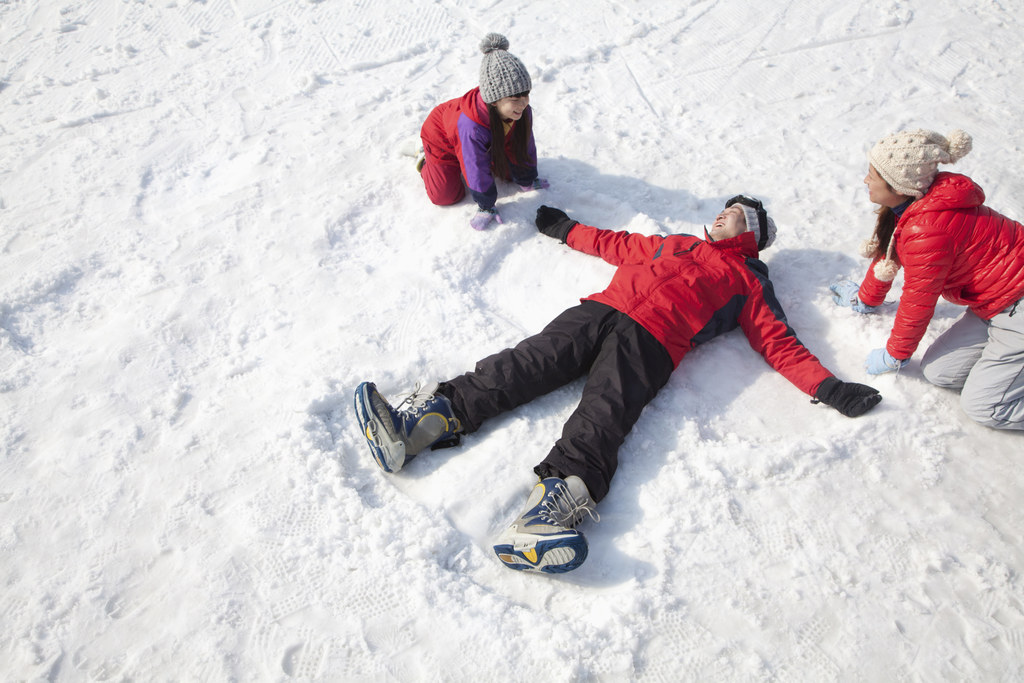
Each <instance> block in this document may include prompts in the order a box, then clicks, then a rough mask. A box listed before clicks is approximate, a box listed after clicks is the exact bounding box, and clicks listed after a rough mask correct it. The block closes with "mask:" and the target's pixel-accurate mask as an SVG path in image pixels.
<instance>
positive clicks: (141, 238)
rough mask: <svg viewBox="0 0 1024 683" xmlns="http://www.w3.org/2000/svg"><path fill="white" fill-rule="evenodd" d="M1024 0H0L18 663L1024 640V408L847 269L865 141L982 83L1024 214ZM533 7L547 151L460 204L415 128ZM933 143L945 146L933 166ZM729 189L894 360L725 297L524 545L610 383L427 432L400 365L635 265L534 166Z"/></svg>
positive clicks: (482, 668)
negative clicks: (569, 507)
mask: <svg viewBox="0 0 1024 683" xmlns="http://www.w3.org/2000/svg"><path fill="white" fill-rule="evenodd" d="M1020 9H1021V8H1020V5H1019V3H1016V2H1009V1H1008V0H1002V1H999V0H864V1H863V2H848V1H847V0H780V1H778V2H768V1H767V0H760V1H759V2H754V1H749V0H747V1H744V0H737V1H735V2H731V1H730V2H725V1H720V0H684V1H683V2H659V3H656V2H641V1H638V0H589V1H587V2H551V1H550V0H519V1H518V2H508V3H498V2H475V1H471V0H436V1H435V2H416V3H410V2H407V1H406V0H374V1H372V2H371V1H370V0H347V1H340V0H338V1H332V0H325V1H323V2H316V1H313V0H205V1H197V2H192V1H188V0H38V1H33V0H10V1H7V2H3V3H0V45H2V46H3V47H2V49H0V448H2V451H0V585H2V586H3V589H2V591H0V624H2V627H0V674H2V675H0V677H2V678H3V679H4V680H49V681H80V680H197V681H198V680H203V681H206V680H209V681H221V680H223V681H250V680H271V681H274V680H290V679H316V680H325V681H348V680H386V681H391V680H394V681H435V680H440V681H478V680H506V679H512V678H516V679H518V678H522V679H535V680H550V681H575V680H601V681H619V680H643V681H647V680H650V681H659V680H664V681H674V680H681V679H684V680H740V681H749V680H785V681H789V680H806V681H828V680H871V681H877V680H909V681H936V680H943V679H953V680H1012V679H1019V678H1020V677H1022V676H1024V585H1022V576H1021V575H1022V572H1024V548H1022V535H1024V514H1022V512H1021V505H1020V501H1021V500H1024V472H1022V468H1021V465H1020V458H1021V455H1022V449H1021V445H1022V441H1021V438H1022V437H1021V435H1020V434H1019V433H1018V434H1013V433H1000V432H997V431H993V430H989V429H986V428H983V427H980V426H978V425H976V424H974V423H972V422H971V421H970V420H969V419H968V418H966V417H965V416H964V415H963V414H962V412H961V411H960V408H959V404H958V397H957V396H956V395H955V394H954V393H951V392H948V391H944V390H941V389H938V388H936V387H934V386H931V385H930V384H928V383H927V382H926V381H925V380H924V379H923V377H922V375H921V372H920V366H919V358H920V354H921V352H922V351H923V349H924V348H925V346H926V345H927V344H928V343H929V342H930V341H931V340H933V339H934V338H935V337H936V336H937V335H938V334H939V333H941V332H942V331H943V330H944V329H946V328H947V327H948V326H949V325H950V324H951V323H952V322H953V321H954V320H955V319H956V318H957V317H958V316H959V315H960V313H961V310H962V309H960V308H958V307H955V306H953V305H951V304H948V303H940V305H939V307H938V309H937V311H936V315H935V318H934V320H933V322H932V324H931V326H930V328H929V330H928V334H927V336H926V338H925V342H924V344H923V345H922V348H921V350H919V351H918V353H917V354H916V355H915V358H914V360H913V361H912V362H911V363H910V365H909V366H908V367H907V368H906V369H905V370H904V371H902V372H901V373H900V374H899V375H888V376H883V377H878V378H872V377H869V376H867V375H866V374H865V373H864V371H863V367H862V364H863V360H864V357H865V356H866V355H867V353H868V352H869V351H870V350H871V349H873V348H877V347H880V346H882V345H883V343H884V341H885V339H886V337H887V335H888V332H889V329H890V327H891V325H892V320H893V314H894V311H895V308H896V303H895V302H896V301H897V298H898V293H899V284H900V282H901V279H898V280H897V286H896V288H895V289H894V292H893V295H892V296H891V299H892V303H890V304H888V305H887V306H886V307H885V308H884V309H883V311H882V312H881V313H880V314H878V315H874V316H859V315H856V314H854V313H852V312H851V311H849V310H848V309H840V308H837V307H836V306H835V305H834V304H833V303H832V301H831V298H830V296H829V293H828V290H827V287H828V285H829V283H830V282H832V281H834V280H835V279H838V278H840V277H850V278H854V279H857V280H859V279H860V277H861V276H862V274H863V271H864V269H865V267H866V262H865V261H864V260H863V259H862V258H860V257H859V256H858V255H857V249H858V246H859V244H860V242H861V240H863V239H864V238H866V237H867V236H868V235H869V234H870V232H871V230H872V226H873V219H874V214H873V209H874V207H873V206H872V205H871V204H870V202H869V201H868V198H867V192H866V189H865V187H864V185H863V184H862V178H863V177H864V174H865V172H866V170H867V163H866V158H865V153H866V151H867V150H868V149H869V148H870V146H871V144H873V142H874V141H875V140H877V139H878V138H880V137H881V136H883V135H886V134H888V133H891V132H895V131H897V130H900V129H906V128H918V127H924V128H931V129H935V130H938V131H940V132H943V133H948V132H950V131H952V130H953V129H955V128H963V129H965V130H967V131H968V132H969V133H971V134H972V135H973V136H974V151H973V152H972V153H971V154H970V155H969V156H967V157H966V158H965V159H964V160H962V161H961V162H960V163H959V164H957V165H956V166H955V167H948V169H949V170H954V171H959V172H963V173H966V174H968V175H970V176H972V177H973V178H974V179H975V180H976V181H977V182H978V183H979V184H980V185H982V187H984V188H985V190H986V192H987V195H988V204H989V205H990V206H992V207H993V208H995V209H996V210H998V211H1001V212H1003V213H1006V214H1008V215H1010V216H1011V217H1015V218H1018V219H1019V218H1021V217H1024V172H1022V169H1024V149H1022V146H1024V138H1022V133H1021V131H1022V129H1024V89H1022V88H1021V83H1024V60H1022V59H1021V55H1020V35H1021V21H1020ZM489 31H498V32H501V33H503V34H505V35H506V36H507V37H508V38H509V40H510V42H511V52H512V53H514V54H516V55H517V56H519V57H520V58H521V59H522V60H523V61H524V63H525V64H526V65H527V67H528V68H529V70H530V72H531V74H532V77H533V83H534V90H533V93H532V103H533V106H534V109H535V122H536V137H537V145H538V149H539V154H540V160H539V165H540V170H541V175H542V176H543V177H546V178H548V179H549V180H550V182H551V188H550V189H548V190H546V191H540V192H530V193H521V192H518V191H517V190H516V188H514V187H513V186H511V185H506V184H502V185H501V186H500V198H499V201H498V206H499V209H500V211H501V214H502V215H503V217H504V219H505V223H504V224H503V225H501V226H497V227H495V228H492V229H491V230H489V231H486V232H476V231H474V230H472V229H471V228H470V227H469V225H468V221H469V218H470V216H471V214H472V213H473V210H474V206H475V205H473V204H472V203H471V201H469V200H465V201H463V202H462V203H461V204H459V205H457V206H454V207H444V208H442V207H435V206H432V205H431V204H430V203H429V202H428V200H427V198H426V195H425V193H424V191H423V187H422V184H421V182H420V180H419V178H418V177H417V175H416V173H415V171H414V159H413V158H412V157H410V156H408V152H409V151H410V145H415V144H416V142H417V141H418V133H419V127H420V125H421V123H422V121H423V119H424V118H425V117H426V115H427V114H428V112H429V111H430V109H431V108H432V107H433V106H435V105H436V104H438V103H440V102H441V101H444V100H446V99H450V98H453V97H457V96H459V95H461V94H462V93H464V92H465V91H467V90H468V89H470V88H471V87H473V86H474V85H476V83H477V70H478V67H479V63H480V57H481V54H480V52H479V50H478V47H477V45H478V43H479V41H480V39H481V38H482V37H483V36H484V34H486V33H487V32H489ZM944 168H946V167H944ZM738 192H746V193H749V194H753V195H756V196H758V197H761V198H762V199H763V200H764V201H765V202H766V204H767V206H768V208H769V210H770V211H771V213H772V215H773V216H774V217H775V219H776V221H777V223H778V225H779V234H778V240H777V242H776V245H775V246H774V247H773V248H772V249H770V250H768V251H766V252H765V254H764V260H765V262H766V263H767V264H768V265H769V267H770V269H771V272H772V276H773V280H774V282H775V284H776V288H777V292H778V294H779V297H780V300H781V302H782V304H783V306H784V308H785V309H786V312H787V314H788V317H789V320H790V323H791V324H792V325H793V327H794V328H795V329H796V330H797V332H798V334H799V336H800V338H801V340H802V341H803V342H804V343H805V344H806V345H807V346H808V347H809V348H810V349H811V350H812V351H814V352H815V353H816V354H817V355H818V356H819V357H820V358H821V359H822V361H823V362H824V363H825V364H826V365H827V366H828V367H829V368H830V369H832V370H833V371H834V372H835V373H836V374H837V375H839V376H840V377H841V378H843V379H847V380H851V381H859V382H865V383H870V384H872V385H873V386H875V387H877V388H878V389H879V390H880V391H881V392H882V393H883V395H884V401H883V402H882V403H881V404H880V405H879V406H878V407H877V408H876V409H875V410H874V411H873V412H872V413H870V414H868V415H866V416H864V417H861V418H858V419H848V418H845V417H843V416H842V415H840V414H839V413H837V412H835V411H833V410H831V409H829V408H826V407H824V406H821V405H813V404H811V402H810V399H809V397H808V396H806V395H805V394H803V393H802V392H800V391H799V390H797V389H796V388H795V387H793V386H792V385H790V384H789V383H788V382H787V381H786V380H785V379H784V378H783V377H782V376H781V375H779V374H777V373H775V372H774V371H772V370H771V369H770V368H769V367H768V366H767V364H765V363H764V361H763V360H762V359H761V358H760V357H759V356H758V355H757V354H756V353H754V352H753V351H752V350H751V349H750V348H749V346H748V344H747V342H746V340H745V339H744V337H743V336H742V333H740V332H739V331H736V332H732V333H730V334H728V335H726V336H724V337H721V338H719V339H717V340H715V341H713V342H711V343H708V344H706V345H704V346H702V347H700V348H699V349H697V350H696V351H694V352H693V353H692V354H690V356H688V357H687V358H686V359H685V360H684V361H683V363H682V365H681V366H680V368H679V369H678V370H677V371H676V372H675V374H674V375H673V377H672V379H671V381H670V382H669V384H668V386H667V387H666V388H665V389H664V390H663V391H662V392H661V393H660V394H659V396H658V397H657V398H656V399H655V401H654V402H653V403H651V404H650V405H649V406H648V408H647V409H646V411H645V412H644V414H643V416H642V417H641V419H640V421H639V422H638V424H637V425H636V427H635V429H634V431H633V432H632V434H631V435H630V436H629V438H628V439H627V441H626V443H625V445H624V446H623V448H622V449H621V452H620V466H619V470H618V473H617V475H616V477H615V479H614V481H613V484H612V489H611V492H610V494H609V495H608V496H607V498H605V500H604V501H602V503H601V505H600V506H599V512H600V514H601V521H600V522H599V523H594V522H590V521H588V522H586V523H585V524H584V525H583V527H582V529H583V531H584V532H585V533H586V534H587V536H588V539H589V541H590V546H591V552H590V556H589V558H588V559H587V561H586V563H585V564H584V565H583V566H582V567H580V568H579V569H578V570H577V571H575V572H572V573H569V574H566V575H562V576H556V577H549V576H542V575H526V574H521V573H518V572H514V571H510V570H508V569H507V568H505V567H504V566H503V565H501V564H500V563H499V562H498V561H497V559H496V558H495V556H494V553H493V551H492V549H491V544H492V541H493V539H494V537H495V536H496V535H497V534H498V533H499V532H500V531H501V530H502V529H503V528H504V527H505V526H506V525H507V524H508V523H509V522H510V521H511V519H512V518H513V517H515V516H516V515H517V514H518V512H519V511H520V509H521V506H522V504H523V503H524V502H525V500H526V497H527V495H528V493H529V490H530V488H531V486H532V484H533V483H534V481H535V475H534V474H533V472H532V468H533V466H534V465H535V464H536V463H537V462H539V461H540V460H541V459H542V458H543V457H544V455H545V454H546V453H547V451H548V450H549V448H550V447H551V444H552V443H553V441H554V440H555V439H556V438H557V437H558V435H559V433H560V429H561V424H562V423H563V421H564V420H565V419H566V417H567V416H568V415H569V414H570V413H571V411H572V410H573V408H574V407H575V405H576V402H577V401H578V397H579V393H580V388H581V383H580V382H577V383H574V384H572V385H569V386H567V387H565V388H563V389H560V390H557V391H555V392H553V393H552V394H549V395H547V396H545V397H543V398H541V399H539V400H537V401H534V402H533V403H531V404H529V405H526V406H523V407H521V408H519V409H517V410H514V411H512V412H511V413H508V414H506V415H504V416H502V417H500V418H497V419H494V420H493V421H491V422H490V423H488V424H486V425H485V426H484V428H483V429H482V430H480V431H479V432H477V433H476V434H473V435H471V436H469V437H467V438H465V439H464V442H463V444H462V446H461V447H459V448H457V449H450V450H442V451H436V452H429V453H427V454H424V455H423V456H421V457H419V458H417V459H416V460H415V461H413V462H412V463H410V464H409V466H408V467H406V468H405V470H403V471H402V472H400V473H398V474H396V475H386V474H384V473H382V472H381V471H380V470H378V468H377V467H376V466H375V465H374V463H373V461H372V459H371V458H370V455H369V452H368V450H367V448H366V444H365V441H364V439H363V437H362V436H361V434H360V433H359V430H358V427H357V426H356V423H355V420H354V414H353V411H352V407H351V403H352V394H353V390H354V389H355V387H356V386H357V385H358V383H359V382H361V381H363V380H372V381H375V382H376V383H377V384H378V386H379V387H380V389H381V391H382V392H383V393H384V394H385V395H387V396H389V397H391V398H393V399H394V400H395V401H396V402H397V401H398V400H399V399H400V398H401V397H402V395H403V394H406V393H408V392H409V391H411V390H412V389H413V387H415V385H416V384H417V383H418V382H423V383H427V382H432V381H437V380H442V379H447V378H450V377H452V376H454V375H457V374H461V373H462V372H465V371H466V370H469V369H472V367H473V365H474V364H475V362H476V360H478V359H480V358H482V357H484V356H486V355H489V354H490V353H493V352H495V351H498V350H500V349H502V348H504V347H506V346H509V345H512V344H514V343H516V342H517V341H519V340H520V339H522V338H524V337H526V336H528V335H530V334H533V333H536V332H538V331H539V330H540V329H541V328H542V327H543V325H544V324H545V323H547V322H548V321H549V320H550V319H551V318H553V317H554V316H555V315H557V314H558V313H560V312H561V311H562V310H564V309H565V308H567V307H569V306H572V305H574V304H575V303H576V302H577V301H578V299H579V297H581V296H585V295H587V294H590V293H592V292H595V291H599V290H601V289H603V288H604V286H605V284H606V283H607V282H608V280H609V279H610V277H611V275H612V273H613V268H612V266H610V265H608V264H606V263H604V262H602V261H600V260H599V259H596V258H594V257H590V256H587V255H584V254H581V253H578V252H574V251H572V250H571V249H569V248H568V247H565V246H564V245H560V244H559V243H558V242H556V241H554V240H551V239H550V238H547V237H544V236H542V235H540V234H538V232H537V230H536V228H535V227H534V225H533V216H534V212H535V210H536V208H537V207H538V206H539V205H540V204H541V203H546V204H549V205H554V206H558V207H560V208H563V209H564V210H566V211H567V212H568V213H569V214H570V215H571V216H573V217H574V218H577V219H578V220H581V221H583V222H585V223H589V224H593V225H597V226H599V227H606V228H612V229H617V230H630V231H633V232H641V233H669V232H687V233H692V234H699V235H703V226H704V225H706V224H709V223H710V221H711V219H712V217H713V216H714V215H715V214H716V213H717V211H718V210H719V209H720V208H721V206H722V204H723V200H724V199H726V198H727V197H730V196H732V195H733V194H736V193H738Z"/></svg>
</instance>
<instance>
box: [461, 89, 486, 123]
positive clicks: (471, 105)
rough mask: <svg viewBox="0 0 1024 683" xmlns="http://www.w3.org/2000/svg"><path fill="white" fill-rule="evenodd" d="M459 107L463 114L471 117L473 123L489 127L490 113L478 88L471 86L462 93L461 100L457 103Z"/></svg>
mask: <svg viewBox="0 0 1024 683" xmlns="http://www.w3.org/2000/svg"><path fill="white" fill-rule="evenodd" d="M459 109H460V110H461V111H462V113H463V114H465V115H466V116H468V117H469V118H471V119H473V122H474V123H478V124H480V125H481V126H483V127H484V128H487V129H490V127H491V115H490V114H489V113H488V112H487V103H486V102H484V98H483V97H482V96H481V95H480V88H473V89H472V90H470V91H469V92H468V93H466V94H465V95H463V96H462V102H460V103H459Z"/></svg>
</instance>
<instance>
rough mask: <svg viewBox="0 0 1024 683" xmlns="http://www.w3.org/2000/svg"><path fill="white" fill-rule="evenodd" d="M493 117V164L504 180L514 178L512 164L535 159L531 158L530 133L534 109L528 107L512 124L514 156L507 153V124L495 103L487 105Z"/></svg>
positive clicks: (495, 173)
mask: <svg viewBox="0 0 1024 683" xmlns="http://www.w3.org/2000/svg"><path fill="white" fill-rule="evenodd" d="M487 112H488V113H489V114H490V117H491V165H492V166H493V167H494V175H495V177H498V178H502V179H503V180H511V179H512V168H511V164H517V165H518V164H524V163H529V162H531V161H533V160H532V159H530V158H529V156H530V153H529V142H530V134H531V133H532V132H533V110H532V109H529V108H527V109H526V110H525V111H524V112H523V116H522V118H520V119H519V120H518V121H516V122H515V123H513V124H512V138H511V140H509V142H510V143H511V147H512V158H511V159H509V158H508V156H506V154H505V125H504V122H503V121H502V120H501V116H500V115H499V114H498V109H497V108H496V107H495V106H494V105H493V104H488V105H487Z"/></svg>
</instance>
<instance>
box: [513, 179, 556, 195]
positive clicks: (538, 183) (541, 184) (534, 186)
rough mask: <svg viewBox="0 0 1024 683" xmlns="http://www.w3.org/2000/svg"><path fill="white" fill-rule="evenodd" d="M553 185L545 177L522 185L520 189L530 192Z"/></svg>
mask: <svg viewBox="0 0 1024 683" xmlns="http://www.w3.org/2000/svg"><path fill="white" fill-rule="evenodd" d="M549 187H551V183H549V182H548V181H546V180H544V179H543V178H537V179H536V180H534V181H533V182H532V183H530V184H529V185H520V186H519V189H520V190H522V191H523V192H529V191H530V190H546V189H548V188H549Z"/></svg>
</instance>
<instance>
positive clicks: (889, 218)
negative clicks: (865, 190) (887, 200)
mask: <svg viewBox="0 0 1024 683" xmlns="http://www.w3.org/2000/svg"><path fill="white" fill-rule="evenodd" d="M876 213H877V214H878V221H877V222H876V223H875V239H876V240H877V241H878V244H877V246H875V253H873V254H871V258H873V259H876V258H885V255H886V250H887V249H888V248H889V240H891V239H892V233H893V232H894V231H895V230H896V212H895V211H893V210H892V209H890V208H889V207H888V206H880V207H878V211H877V212H876ZM892 257H893V260H894V261H896V263H899V262H900V259H899V257H898V256H897V255H896V250H895V249H893V250H892Z"/></svg>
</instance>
